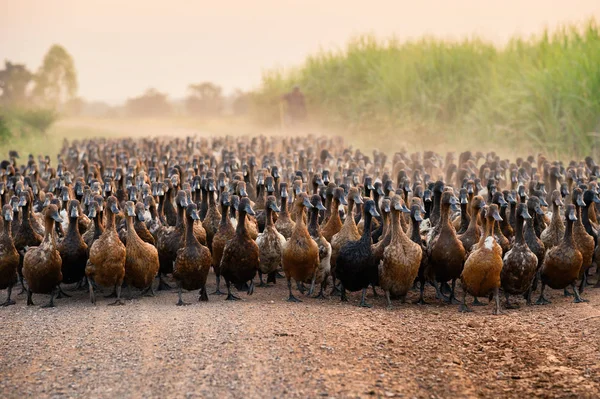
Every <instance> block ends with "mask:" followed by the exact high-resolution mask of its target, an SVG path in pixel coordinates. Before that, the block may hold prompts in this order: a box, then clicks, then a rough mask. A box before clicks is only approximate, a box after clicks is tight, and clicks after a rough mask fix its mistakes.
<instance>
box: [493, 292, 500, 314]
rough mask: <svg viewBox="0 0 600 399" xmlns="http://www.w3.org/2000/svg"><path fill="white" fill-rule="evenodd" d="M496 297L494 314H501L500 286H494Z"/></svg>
mask: <svg viewBox="0 0 600 399" xmlns="http://www.w3.org/2000/svg"><path fill="white" fill-rule="evenodd" d="M494 299H495V300H496V307H495V308H494V312H493V313H494V314H495V315H499V314H502V312H501V311H500V288H498V287H496V288H494Z"/></svg>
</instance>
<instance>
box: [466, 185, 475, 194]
mask: <svg viewBox="0 0 600 399" xmlns="http://www.w3.org/2000/svg"><path fill="white" fill-rule="evenodd" d="M473 193H474V192H473V187H471V186H469V188H467V194H473Z"/></svg>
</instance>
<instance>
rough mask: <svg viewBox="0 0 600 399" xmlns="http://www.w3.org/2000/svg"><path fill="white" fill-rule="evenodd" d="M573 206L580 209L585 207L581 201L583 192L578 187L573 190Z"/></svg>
mask: <svg viewBox="0 0 600 399" xmlns="http://www.w3.org/2000/svg"><path fill="white" fill-rule="evenodd" d="M572 198H573V204H574V205H576V206H580V207H584V206H585V202H584V201H583V190H581V189H580V188H579V187H576V188H574V189H573V195H572Z"/></svg>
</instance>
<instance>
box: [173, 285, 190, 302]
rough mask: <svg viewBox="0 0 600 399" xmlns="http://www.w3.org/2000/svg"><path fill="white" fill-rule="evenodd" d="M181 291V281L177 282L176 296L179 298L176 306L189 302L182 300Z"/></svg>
mask: <svg viewBox="0 0 600 399" xmlns="http://www.w3.org/2000/svg"><path fill="white" fill-rule="evenodd" d="M182 293H183V288H181V282H179V281H178V282H177V297H178V298H179V300H178V301H177V303H176V304H175V305H177V306H188V305H189V303H187V302H183V298H182V297H181V294H182Z"/></svg>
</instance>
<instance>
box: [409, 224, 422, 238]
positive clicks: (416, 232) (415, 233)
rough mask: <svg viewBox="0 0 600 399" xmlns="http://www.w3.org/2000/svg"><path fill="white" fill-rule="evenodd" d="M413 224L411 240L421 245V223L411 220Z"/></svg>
mask: <svg viewBox="0 0 600 399" xmlns="http://www.w3.org/2000/svg"><path fill="white" fill-rule="evenodd" d="M411 223H412V232H411V236H410V239H411V241H413V242H416V243H417V244H421V241H422V240H421V222H419V221H418V220H416V219H415V218H411Z"/></svg>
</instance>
